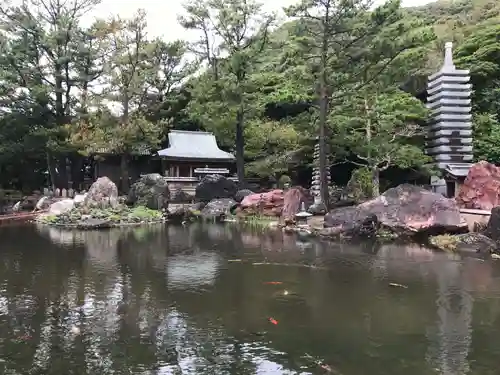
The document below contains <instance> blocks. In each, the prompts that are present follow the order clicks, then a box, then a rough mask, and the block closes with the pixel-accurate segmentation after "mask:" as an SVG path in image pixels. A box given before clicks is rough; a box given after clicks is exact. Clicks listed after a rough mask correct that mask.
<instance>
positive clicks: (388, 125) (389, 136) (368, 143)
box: [331, 90, 430, 170]
mask: <svg viewBox="0 0 500 375" xmlns="http://www.w3.org/2000/svg"><path fill="white" fill-rule="evenodd" d="M426 117H427V110H426V109H425V107H424V105H423V104H422V103H421V102H420V101H418V100H417V99H415V98H414V97H412V96H411V95H409V94H406V93H404V92H401V91H399V90H391V91H388V92H384V93H379V94H374V93H371V94H368V93H367V94H366V96H365V97H361V96H360V95H352V96H348V97H346V98H345V99H344V100H343V102H342V103H341V105H339V106H338V107H336V109H335V111H334V112H333V113H332V117H331V124H333V127H334V128H333V131H334V132H335V133H336V134H337V135H338V136H337V137H336V139H337V140H338V142H337V143H336V144H335V147H336V149H338V150H340V149H342V148H344V149H345V153H346V154H351V153H352V154H354V155H355V156H356V157H357V158H358V161H357V162H356V161H353V162H355V163H357V164H361V165H362V166H364V165H366V166H368V167H370V168H373V167H376V168H379V169H380V170H385V169H387V168H388V167H390V166H398V167H401V168H408V167H415V166H422V165H424V164H426V163H428V162H429V161H430V159H429V158H428V157H426V156H425V155H424V153H423V147H422V146H423V145H422V143H421V142H419V141H418V138H417V137H421V136H422V135H423V128H422V127H421V125H420V124H424V123H425V120H426Z"/></svg>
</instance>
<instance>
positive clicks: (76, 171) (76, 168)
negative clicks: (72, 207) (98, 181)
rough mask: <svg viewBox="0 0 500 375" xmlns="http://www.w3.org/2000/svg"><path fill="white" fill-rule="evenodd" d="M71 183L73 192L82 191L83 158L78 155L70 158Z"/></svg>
mask: <svg viewBox="0 0 500 375" xmlns="http://www.w3.org/2000/svg"><path fill="white" fill-rule="evenodd" d="M70 160H71V181H72V182H73V186H71V187H72V188H73V190H76V191H80V190H81V189H83V180H84V172H83V162H84V160H83V157H82V156H80V155H72V156H71V159H70Z"/></svg>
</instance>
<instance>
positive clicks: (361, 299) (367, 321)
mask: <svg viewBox="0 0 500 375" xmlns="http://www.w3.org/2000/svg"><path fill="white" fill-rule="evenodd" d="M0 240H1V241H0V244H1V245H0V246H1V248H2V251H1V254H0V257H1V259H0V373H2V374H47V375H56V374H57V375H60V374H92V375H94V374H217V375H218V374H221V375H222V374H237V375H240V374H243V375H244V374H316V373H325V371H326V370H325V369H322V368H321V365H320V364H318V361H322V363H323V364H325V365H328V366H330V368H331V369H332V371H334V372H337V373H339V374H344V375H350V374H353V375H354V374H368V373H369V374H374V375H382V374H384V375H387V374H388V375H391V374H394V375H396V374H397V375H400V374H402V373H404V374H405V375H413V374H414V375H422V374H443V375H461V374H474V375H476V374H477V375H483V374H494V373H496V372H495V371H496V369H497V358H498V355H497V354H498V353H497V352H498V351H500V349H498V348H497V347H498V345H496V338H497V337H498V335H499V334H500V326H499V320H498V317H499V316H500V315H499V314H500V303H499V298H498V297H499V296H500V282H499V280H500V264H497V263H494V262H491V261H481V260H478V259H473V258H469V259H462V258H460V257H459V256H452V255H449V254H443V253H434V252H432V251H430V250H428V249H423V248H420V247H418V246H400V245H384V246H381V247H377V246H375V245H373V244H362V245H353V244H342V243H324V242H319V241H309V242H304V241H301V240H299V239H297V238H295V237H293V236H284V235H283V234H282V233H281V232H265V233H262V232H255V231H250V230H239V229H237V228H236V227H234V226H218V225H215V224H214V225H199V226H198V225H192V226H187V227H175V226H166V227H164V226H152V227H149V228H128V229H115V230H112V231H109V232H107V231H102V232H99V231H96V232H93V231H90V232H68V231H61V230H56V229H53V228H47V227H39V228H33V227H8V228H0ZM390 283H398V284H401V285H403V286H405V287H406V288H393V287H390V286H389V284H390ZM270 318H273V319H275V320H276V321H277V322H278V324H271V322H270V321H269V319H270Z"/></svg>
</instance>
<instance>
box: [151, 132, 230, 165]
mask: <svg viewBox="0 0 500 375" xmlns="http://www.w3.org/2000/svg"><path fill="white" fill-rule="evenodd" d="M168 142H169V145H170V147H168V148H166V149H163V150H160V151H158V155H159V156H161V157H165V158H172V159H196V160H225V161H233V160H235V157H234V155H233V154H230V153H229V152H225V151H222V150H221V149H220V148H219V146H218V145H217V140H216V139H215V135H213V133H207V132H201V131H187V130H171V131H170V133H168Z"/></svg>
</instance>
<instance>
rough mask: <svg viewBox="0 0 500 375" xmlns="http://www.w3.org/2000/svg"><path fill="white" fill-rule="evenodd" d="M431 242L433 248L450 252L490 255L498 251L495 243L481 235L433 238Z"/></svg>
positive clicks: (470, 234)
mask: <svg viewBox="0 0 500 375" xmlns="http://www.w3.org/2000/svg"><path fill="white" fill-rule="evenodd" d="M429 242H430V244H431V245H432V246H434V247H436V248H438V249H440V250H443V251H449V252H464V253H479V254H490V253H494V252H496V251H497V249H498V246H497V244H496V243H495V241H493V240H492V239H491V238H488V237H486V236H485V235H482V234H480V233H463V234H456V235H446V234H445V235H440V236H433V237H431V238H430V240H429Z"/></svg>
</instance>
